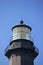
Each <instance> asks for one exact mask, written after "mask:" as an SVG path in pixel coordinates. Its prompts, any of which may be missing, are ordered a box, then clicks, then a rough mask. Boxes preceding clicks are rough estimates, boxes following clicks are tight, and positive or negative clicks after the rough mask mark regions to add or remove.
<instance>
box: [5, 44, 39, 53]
mask: <svg viewBox="0 0 43 65" xmlns="http://www.w3.org/2000/svg"><path fill="white" fill-rule="evenodd" d="M11 49H12V48H11V46H10V44H9V45H8V46H7V48H6V49H5V54H6V52H7V51H8V50H11ZM29 49H30V48H29ZM32 49H33V50H34V51H36V52H37V53H38V54H39V50H38V48H37V47H36V46H35V45H33V48H32Z"/></svg>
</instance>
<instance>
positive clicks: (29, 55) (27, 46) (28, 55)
mask: <svg viewBox="0 0 43 65" xmlns="http://www.w3.org/2000/svg"><path fill="white" fill-rule="evenodd" d="M31 31H32V28H31V27H30V26H28V25H25V24H24V23H23V21H20V24H19V25H16V26H14V27H13V28H12V41H11V42H10V44H9V46H8V47H7V48H6V49H5V56H7V57H8V59H9V65H34V59H35V58H36V57H37V55H38V54H39V52H38V49H37V47H35V45H34V43H33V41H32V40H31Z"/></svg>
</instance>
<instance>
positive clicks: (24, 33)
mask: <svg viewBox="0 0 43 65" xmlns="http://www.w3.org/2000/svg"><path fill="white" fill-rule="evenodd" d="M30 31H31V30H30V28H27V27H16V28H14V29H13V40H16V39H28V40H30V38H31V36H30V33H31V32H30Z"/></svg>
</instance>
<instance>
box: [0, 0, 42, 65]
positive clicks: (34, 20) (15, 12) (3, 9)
mask: <svg viewBox="0 0 43 65" xmlns="http://www.w3.org/2000/svg"><path fill="white" fill-rule="evenodd" d="M21 19H22V20H23V21H24V23H25V24H27V25H29V26H31V27H32V32H31V36H32V38H33V39H34V44H35V45H36V47H37V48H38V49H39V55H38V56H37V57H36V59H35V60H34V64H35V65H43V51H42V50H43V0H0V65H8V64H9V60H8V58H7V57H5V56H4V50H5V48H6V47H7V45H8V44H9V43H10V41H11V36H12V31H11V28H12V27H13V26H14V25H16V24H19V23H20V20H21Z"/></svg>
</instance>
